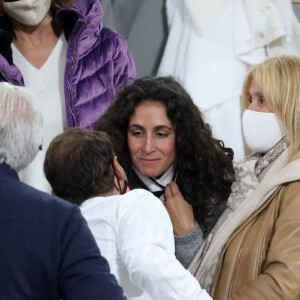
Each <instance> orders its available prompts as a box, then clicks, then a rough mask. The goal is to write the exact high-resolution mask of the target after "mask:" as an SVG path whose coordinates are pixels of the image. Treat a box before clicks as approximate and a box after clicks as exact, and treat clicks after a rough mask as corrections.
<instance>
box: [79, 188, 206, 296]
mask: <svg viewBox="0 0 300 300" xmlns="http://www.w3.org/2000/svg"><path fill="white" fill-rule="evenodd" d="M81 212H82V214H83V216H84V217H85V219H86V220H87V223H88V225H89V228H90V229H91V231H92V233H93V235H94V237H95V239H96V242H97V244H98V246H99V248H100V251H101V254H102V255H103V256H104V257H105V258H106V259H107V260H108V262H109V265H110V268H111V272H112V273H113V274H114V275H115V276H116V278H117V280H118V282H119V284H120V285H121V286H122V287H123V289H124V292H125V294H126V296H127V297H128V299H139V300H148V299H155V300H168V299H172V300H176V299H178V300H193V299H195V300H196V299H197V300H209V299H211V298H210V296H209V295H208V294H207V293H206V291H205V290H201V288H200V285H199V283H198V281H197V280H196V279H195V278H194V277H193V276H192V275H191V273H190V272H189V271H187V270H186V269H184V267H183V266H182V265H181V264H180V262H179V261H177V260H176V258H175V255H174V251H175V247H174V236H173V228H172V224H171V220H170V218H169V215H168V213H167V211H166V209H165V207H164V206H163V204H162V203H161V202H160V200H159V199H158V198H156V197H155V196H153V195H152V194H151V193H150V192H148V191H146V190H142V189H136V190H133V191H131V192H128V193H126V194H124V195H117V196H109V197H95V198H91V199H89V200H87V201H85V202H83V204H82V205H81Z"/></svg>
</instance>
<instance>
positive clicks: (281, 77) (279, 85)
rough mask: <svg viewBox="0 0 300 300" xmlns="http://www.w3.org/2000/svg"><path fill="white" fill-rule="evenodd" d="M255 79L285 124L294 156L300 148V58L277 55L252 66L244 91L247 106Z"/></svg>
mask: <svg viewBox="0 0 300 300" xmlns="http://www.w3.org/2000/svg"><path fill="white" fill-rule="evenodd" d="M253 80H255V81H256V82H257V84H258V85H259V86H260V87H261V88H262V90H263V94H264V98H265V101H266V103H267V104H268V106H269V107H270V108H271V109H272V111H273V112H274V113H275V114H276V115H277V117H278V118H279V120H280V121H281V123H282V125H283V126H284V128H285V130H286V133H287V139H288V140H289V142H290V146H291V158H292V157H293V155H294V154H295V153H296V152H298V151H299V149H300V57H297V56H292V55H285V56H277V57H272V58H269V59H266V60H265V61H263V62H262V63H260V64H258V65H255V66H253V67H252V68H251V69H250V70H249V72H248V74H247V75H246V78H245V81H244V86H243V91H242V99H243V103H244V106H245V107H246V108H247V106H248V104H247V102H248V96H247V93H248V92H249V88H250V85H251V83H252V81H253Z"/></svg>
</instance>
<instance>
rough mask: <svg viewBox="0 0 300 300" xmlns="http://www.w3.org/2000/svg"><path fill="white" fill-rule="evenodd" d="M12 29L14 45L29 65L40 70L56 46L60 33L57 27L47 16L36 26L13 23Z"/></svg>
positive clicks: (49, 16)
mask: <svg viewBox="0 0 300 300" xmlns="http://www.w3.org/2000/svg"><path fill="white" fill-rule="evenodd" d="M13 28H14V33H15V38H14V40H13V43H14V45H15V46H16V48H17V49H18V50H19V51H20V52H21V53H22V55H23V56H24V57H25V58H26V60H27V61H28V62H29V63H30V64H31V65H33V66H34V67H36V68H37V69H40V68H41V67H42V66H43V65H44V63H45V62H46V61H47V59H48V58H49V56H50V54H51V52H52V50H53V49H54V47H55V45H56V44H57V41H58V39H59V35H60V33H61V30H60V28H59V26H58V25H57V24H56V23H55V22H53V20H52V17H51V15H49V14H48V15H47V16H46V17H45V18H44V20H43V21H42V22H41V23H40V24H39V25H37V26H26V25H23V24H20V23H18V22H16V21H13Z"/></svg>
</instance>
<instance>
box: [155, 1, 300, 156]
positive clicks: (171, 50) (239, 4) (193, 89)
mask: <svg viewBox="0 0 300 300" xmlns="http://www.w3.org/2000/svg"><path fill="white" fill-rule="evenodd" d="M224 3H225V2H224V0H214V5H215V6H217V7H219V6H218V5H220V7H222V12H221V10H217V12H214V13H211V15H212V17H213V21H214V22H212V21H211V20H210V21H207V20H208V18H207V15H209V14H210V11H211V9H212V6H211V5H207V3H205V1H204V0H194V1H191V0H186V1H183V0H167V15H168V26H169V37H168V40H167V44H166V48H165V52H164V55H163V57H162V61H161V64H160V67H159V70H158V75H160V76H161V75H173V76H174V77H176V78H177V79H179V81H180V82H181V83H182V84H183V85H184V86H185V88H186V89H187V91H188V92H189V93H190V94H191V96H192V99H193V100H194V102H195V103H196V104H197V105H198V107H199V108H200V110H201V111H202V112H203V113H204V117H205V119H206V121H207V122H208V123H209V124H210V125H211V126H212V131H213V134H214V136H215V137H216V138H219V139H222V140H223V141H224V143H225V145H226V146H228V147H231V148H233V149H234V152H235V157H234V158H235V160H236V161H238V160H241V159H242V158H244V155H245V153H244V143H243V138H242V130H241V127H242V126H241V114H242V107H241V100H240V97H241V91H242V84H243V80H244V77H245V75H246V72H247V70H248V67H249V65H251V64H255V63H259V62H261V61H263V60H264V59H265V58H266V57H267V56H270V55H275V54H282V53H293V54H298V55H299V54H300V28H299V24H298V22H297V20H296V17H295V15H294V14H293V11H292V6H291V3H290V1H289V0H280V1H279V0H278V1H276V0H273V1H270V0H247V1H241V0H231V1H226V5H224ZM195 11H197V12H198V18H199V19H202V18H203V20H204V21H203V22H199V21H197V20H196V17H195V16H196V13H195ZM191 12H192V13H191Z"/></svg>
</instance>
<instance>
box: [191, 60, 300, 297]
mask: <svg viewBox="0 0 300 300" xmlns="http://www.w3.org/2000/svg"><path fill="white" fill-rule="evenodd" d="M299 83H300V58H298V57H294V56H281V57H274V58H270V59H267V60H266V61H264V62H263V63H261V64H259V65H256V66H254V67H253V68H252V69H251V70H250V71H249V73H248V74H247V76H246V79H245V82H244V88H243V101H244V103H245V104H246V107H247V109H246V110H245V112H244V115H243V131H244V137H245V140H246V142H247V144H248V146H249V147H250V148H251V149H252V150H254V151H255V152H257V154H256V155H254V156H252V157H251V158H250V159H248V160H247V161H245V162H244V164H239V165H238V166H237V168H236V171H237V174H240V175H241V176H240V177H239V176H237V182H236V183H235V185H234V186H233V193H232V194H231V196H230V198H229V201H228V208H227V210H226V211H225V212H224V214H223V215H222V216H221V218H220V220H219V221H218V223H217V225H216V227H215V228H214V229H213V231H212V233H211V234H210V236H209V237H208V239H207V240H206V242H205V243H204V245H203V247H202V249H201V250H200V251H199V253H198V255H197V256H196V257H195V259H194V260H193V262H192V264H191V266H190V270H191V272H192V273H193V274H194V275H195V276H196V277H197V278H198V279H199V281H200V283H201V285H202V286H203V287H204V288H207V289H208V290H211V295H212V297H213V299H215V300H219V299H222V300H235V299H239V300H241V299H242V300H243V299H247V300H251V299H253V300H254V299H255V300H257V299H272V300H277V299H278V300H279V299H300V283H299V278H300V217H299V215H300V101H299V100H300V84H299ZM285 135H286V137H284V136H285ZM287 144H289V147H287ZM286 148H287V149H286ZM245 166H246V167H245ZM251 168H252V172H251ZM247 182H250V184H249V187H248V188H247V184H246V183H247Z"/></svg>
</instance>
